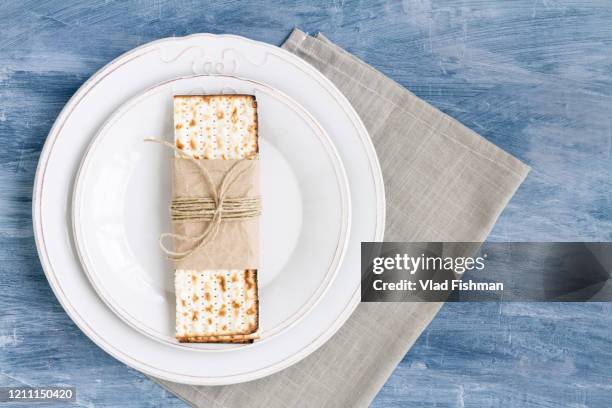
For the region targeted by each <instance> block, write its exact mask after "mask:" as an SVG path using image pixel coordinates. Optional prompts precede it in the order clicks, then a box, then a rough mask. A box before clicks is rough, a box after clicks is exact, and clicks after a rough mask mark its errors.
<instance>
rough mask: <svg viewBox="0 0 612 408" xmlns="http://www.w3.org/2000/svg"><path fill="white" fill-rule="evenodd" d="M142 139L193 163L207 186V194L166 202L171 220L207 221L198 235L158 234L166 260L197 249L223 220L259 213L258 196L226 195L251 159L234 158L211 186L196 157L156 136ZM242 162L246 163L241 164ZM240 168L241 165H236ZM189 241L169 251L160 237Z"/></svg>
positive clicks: (212, 234) (211, 181)
mask: <svg viewBox="0 0 612 408" xmlns="http://www.w3.org/2000/svg"><path fill="white" fill-rule="evenodd" d="M145 142H155V143H159V144H162V145H164V146H166V147H169V148H171V149H172V150H174V151H175V152H176V153H177V154H178V155H179V156H180V157H182V158H184V159H188V160H189V161H190V162H191V163H194V164H195V165H196V166H197V167H198V169H199V170H200V173H202V177H203V178H204V180H205V181H206V183H208V185H209V187H210V191H211V194H212V196H211V197H190V198H175V199H173V200H172V203H171V204H170V215H171V217H172V220H173V221H210V222H209V224H208V225H207V226H206V228H205V229H204V232H202V234H200V235H198V236H195V237H190V236H187V235H181V234H174V233H170V232H165V233H163V234H161V235H160V236H159V246H160V248H161V249H162V251H163V252H164V253H165V254H166V255H167V256H168V258H169V259H173V260H181V259H185V258H187V257H188V256H189V255H191V254H193V253H194V252H195V251H197V250H198V249H200V248H202V247H204V246H205V245H206V244H208V243H209V242H211V241H213V240H214V239H215V237H216V236H217V234H218V233H219V228H220V227H221V223H222V222H224V221H242V220H246V219H249V218H254V217H258V216H259V215H260V214H261V199H260V198H259V197H239V198H229V197H226V195H227V191H228V190H229V189H230V188H231V187H232V185H233V184H234V183H235V182H236V181H237V180H239V179H240V177H241V176H243V175H244V174H245V173H246V172H247V171H249V170H250V169H251V168H252V167H253V166H254V165H255V160H248V159H241V160H237V161H236V163H234V164H233V165H232V166H231V167H230V169H229V170H228V171H227V172H226V173H225V174H224V175H223V178H222V179H221V183H220V184H219V187H218V188H217V186H216V185H215V183H214V181H213V179H212V177H211V175H210V173H209V172H208V170H206V168H205V167H203V166H202V164H201V161H200V160H196V159H194V158H193V157H191V156H189V155H187V154H186V153H185V152H183V151H181V150H180V149H178V148H177V147H176V146H174V145H173V144H172V143H168V142H166V141H165V140H159V139H151V138H147V139H145ZM243 162H246V163H247V165H246V166H241V164H242V163H243ZM240 167H242V168H240ZM166 238H172V239H175V240H180V241H186V242H192V243H193V244H192V246H191V248H189V249H188V250H185V251H179V252H177V251H172V250H170V249H168V247H166V245H165V244H164V239H166Z"/></svg>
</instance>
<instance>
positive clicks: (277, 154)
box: [73, 75, 350, 351]
mask: <svg viewBox="0 0 612 408" xmlns="http://www.w3.org/2000/svg"><path fill="white" fill-rule="evenodd" d="M220 93H225V94H228V93H237V94H252V95H255V96H256V98H257V110H258V129H259V147H260V158H261V160H260V163H261V183H262V200H263V203H264V211H263V215H262V217H261V247H262V250H261V260H262V262H261V265H260V267H259V269H258V273H257V278H258V282H259V308H260V322H259V331H260V335H261V340H260V342H261V341H269V340H270V339H271V338H273V337H274V336H277V335H279V334H280V333H282V332H283V330H286V329H287V328H289V327H290V326H291V325H293V324H296V322H297V321H298V320H299V318H300V317H302V316H303V315H304V314H305V313H307V312H308V310H310V308H311V307H313V306H314V305H315V304H316V302H317V301H318V300H319V299H320V297H321V296H322V295H323V293H325V290H326V289H327V288H328V286H329V284H330V283H331V281H332V279H333V277H334V275H335V273H336V271H337V269H338V266H339V265H340V262H341V259H342V256H343V254H344V249H345V247H346V242H347V239H348V229H349V216H350V207H349V190H348V180H347V179H346V174H345V173H344V168H343V167H342V163H341V161H340V158H339V157H338V154H337V153H336V150H335V148H334V146H333V144H332V142H331V140H330V139H329V137H328V136H327V135H326V134H325V132H324V130H323V129H322V128H321V127H320V126H319V125H318V124H317V123H316V122H315V121H314V120H313V118H312V117H311V116H310V115H309V114H308V113H307V112H306V111H305V110H304V109H303V108H302V107H301V106H299V105H298V104H297V103H296V102H295V101H293V100H292V99H291V98H288V97H287V96H286V95H284V94H283V93H282V92H280V91H278V90H275V89H273V88H270V87H269V86H266V85H263V84H260V83H257V82H255V81H249V80H244V79H240V78H236V77H229V76H225V75H205V76H202V75H199V76H192V77H185V78H180V79H174V80H170V81H166V82H163V83H161V84H158V85H156V86H154V87H152V88H150V89H149V90H147V91H146V92H144V93H143V94H141V95H139V96H137V97H135V98H133V99H131V100H130V101H129V102H127V103H126V104H124V105H122V106H121V107H120V108H119V109H118V110H117V111H116V112H115V113H114V114H113V115H112V116H111V118H110V119H109V120H108V121H107V122H106V123H105V124H104V125H103V126H102V128H101V129H100V131H99V132H98V133H97V135H96V136H95V137H94V139H93V141H92V144H91V145H90V147H89V149H88V151H87V153H86V154H85V156H84V158H83V162H82V165H81V168H80V170H79V173H78V175H77V179H76V185H75V191H74V203H73V221H74V222H73V224H74V232H75V241H76V246H77V249H78V252H79V255H80V258H81V261H82V264H83V267H84V269H85V272H86V273H87V275H88V277H89V279H90V281H91V282H92V284H93V286H94V288H95V289H96V291H97V292H98V294H99V295H100V297H101V298H102V299H103V300H104V301H105V302H106V303H107V304H108V305H109V307H110V308H111V309H112V310H114V311H115V313H117V315H118V316H119V317H121V318H122V319H124V320H125V321H126V322H127V323H128V324H130V325H131V326H132V327H134V328H136V329H137V330H140V331H141V332H143V333H144V334H147V335H149V336H151V337H153V338H155V339H158V340H160V341H163V342H165V343H168V344H171V345H175V346H177V347H186V348H192V349H195V350H206V351H210V350H220V349H223V350H227V349H233V348H237V347H249V346H248V345H222V344H193V343H178V342H177V341H176V340H175V338H174V326H175V314H174V313H175V312H174V310H175V306H174V305H175V295H174V282H173V273H172V269H173V268H172V265H171V264H170V263H169V262H164V261H165V257H164V256H163V254H162V253H161V251H160V250H159V245H158V237H159V236H160V234H161V233H162V232H166V231H169V229H170V225H169V222H168V218H169V216H168V203H169V201H170V199H171V186H170V180H169V179H170V172H171V170H170V163H171V157H172V152H169V151H168V150H167V149H165V148H161V147H160V146H159V145H157V146H155V145H153V146H151V144H146V143H144V142H143V139H145V138H147V137H151V136H152V135H155V136H157V137H159V138H166V139H168V136H169V137H170V139H169V140H170V141H172V135H173V122H172V115H173V103H172V97H173V95H188V94H200V95H201V94H220Z"/></svg>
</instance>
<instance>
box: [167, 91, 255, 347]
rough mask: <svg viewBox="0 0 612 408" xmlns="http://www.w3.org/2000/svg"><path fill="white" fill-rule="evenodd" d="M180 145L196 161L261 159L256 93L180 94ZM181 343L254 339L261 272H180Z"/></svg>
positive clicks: (177, 121)
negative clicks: (253, 94) (258, 280)
mask: <svg viewBox="0 0 612 408" xmlns="http://www.w3.org/2000/svg"><path fill="white" fill-rule="evenodd" d="M174 129H175V132H174V135H175V139H174V140H175V144H176V147H177V148H178V149H180V150H182V151H183V152H185V153H187V154H188V155H191V156H192V157H193V158H195V159H211V160H212V159H222V160H231V159H244V158H246V159H255V158H256V156H257V153H258V150H259V146H258V134H257V131H258V129H257V103H256V101H255V97H254V96H252V95H206V96H190V95H189V96H175V97H174ZM175 291H176V338H177V340H178V341H180V342H199V343H250V342H253V340H254V339H256V338H258V337H259V336H258V334H257V330H258V328H259V304H258V293H257V271H256V270H235V269H234V270H201V271H197V270H184V269H178V270H176V273H175Z"/></svg>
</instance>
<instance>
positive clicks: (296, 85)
mask: <svg viewBox="0 0 612 408" xmlns="http://www.w3.org/2000/svg"><path fill="white" fill-rule="evenodd" d="M205 73H216V74H227V75H237V76H240V77H243V78H249V79H254V80H257V81H259V82H262V83H265V84H267V85H270V86H272V87H274V88H276V89H279V90H280V91H282V92H284V93H286V94H288V95H289V96H290V97H292V98H293V99H295V100H296V101H297V102H298V103H299V104H300V105H302V106H303V107H304V108H305V109H306V110H307V111H308V112H309V113H310V114H312V115H313V117H314V118H315V119H316V120H317V121H318V122H319V123H320V124H321V125H322V126H323V128H324V129H325V131H326V132H327V134H329V136H330V137H331V138H332V140H333V142H334V145H335V146H336V149H337V150H338V154H339V155H340V158H341V159H342V162H343V164H344V167H345V170H346V173H347V177H348V180H349V186H350V191H351V211H352V220H353V222H352V224H351V232H350V237H349V243H348V246H347V251H346V255H345V258H344V262H343V263H342V266H341V268H340V270H339V271H338V274H337V277H336V279H335V280H334V281H333V282H332V285H331V287H330V288H329V290H328V291H327V293H326V294H325V296H323V298H322V299H321V300H320V301H319V302H318V304H317V305H316V306H315V307H314V308H313V309H312V310H311V311H310V313H308V314H307V315H306V316H304V317H303V318H302V320H301V321H300V322H299V324H296V325H294V326H293V327H291V328H290V329H288V330H286V331H285V332H284V333H282V335H279V336H275V337H274V338H272V339H271V340H270V341H267V342H262V343H259V344H258V343H255V344H254V345H253V347H244V348H239V349H236V350H235V351H233V352H232V353H198V352H195V351H193V350H185V349H179V348H177V347H172V346H169V345H165V344H162V343H160V342H158V341H156V340H154V339H152V338H149V337H147V336H143V335H142V334H141V333H139V332H138V331H136V330H134V329H133V328H131V327H129V326H128V325H127V324H125V323H124V322H123V321H122V320H121V319H119V318H118V317H117V316H116V315H115V314H114V313H113V312H112V311H111V310H110V309H109V308H108V307H106V305H105V304H104V302H103V301H102V300H101V299H100V298H99V297H98V296H97V295H96V292H95V291H94V289H93V288H92V286H91V285H90V284H89V281H88V279H87V277H86V276H85V274H84V273H83V270H82V268H81V265H80V264H79V260H78V257H77V255H76V250H75V248H74V246H73V241H72V232H71V223H70V219H71V211H70V203H71V200H72V194H71V192H72V187H73V180H74V176H75V173H76V170H77V168H78V166H79V163H80V160H81V158H82V156H83V153H84V152H85V150H86V147H87V145H88V144H89V143H90V141H91V139H92V137H93V136H94V134H95V133H96V131H97V130H98V129H99V128H100V127H101V126H102V124H103V123H104V121H105V120H106V119H107V118H108V117H109V116H110V115H111V113H112V112H114V111H115V110H116V109H117V108H118V107H119V106H120V105H121V104H123V103H124V102H125V101H126V100H128V99H129V98H130V97H132V96H134V95H136V94H137V93H139V92H142V91H143V90H145V89H147V88H149V87H151V86H153V85H155V84H156V83H159V82H162V81H164V80H168V79H172V78H175V77H178V76H185V75H192V74H205ZM32 201H33V202H32V206H33V221H34V233H35V238H36V244H37V248H38V251H39V255H40V259H41V264H42V266H43V269H44V271H45V274H46V276H47V279H48V280H49V283H50V286H51V288H52V289H53V291H54V293H55V295H56V296H57V298H58V300H59V301H60V303H61V304H62V306H63V307H64V309H65V310H66V312H67V313H68V314H69V315H70V317H71V318H72V320H73V321H74V322H75V323H76V324H77V325H78V326H79V328H80V329H81V330H82V331H83V332H84V333H85V334H86V335H87V336H88V337H89V338H91V339H92V341H94V342H95V343H96V344H97V345H98V346H100V347H101V348H103V349H104V350H106V351H107V352H108V353H110V354H111V355H113V356H114V357H116V358H117V359H119V360H121V361H123V362H124V363H126V364H128V365H130V366H131V367H134V368H136V369H138V370H140V371H142V372H144V373H147V374H149V375H153V376H156V377H159V378H162V379H166V380H170V381H175V382H181V383H189V384H203V385H219V384H231V383H237V382H243V381H249V380H253V379H256V378H261V377H264V376H266V375H270V374H272V373H275V372H277V371H279V370H282V369H283V368H286V367H288V366H290V365H291V364H294V363H295V362H297V361H299V360H301V359H303V358H304V357H306V356H307V355H309V354H310V353H312V352H313V351H314V350H316V349H317V348H318V347H320V346H321V345H322V344H324V343H325V341H327V339H329V338H330V337H331V336H332V335H333V334H334V333H335V332H336V331H337V330H338V329H339V328H340V327H341V325H342V324H343V323H344V322H345V321H346V319H348V317H349V316H350V314H351V313H352V312H353V310H354V309H355V307H356V306H357V304H358V302H359V282H360V279H359V275H360V272H359V270H360V243H361V242H362V241H377V240H381V239H382V236H383V231H384V215H385V200H384V188H383V181H382V175H381V172H380V167H379V164H378V161H377V158H376V153H375V151H374V148H373V146H372V143H371V141H370V139H369V136H368V134H367V132H366V130H365V127H364V126H363V123H362V122H361V120H360V119H359V117H358V116H357V114H356V113H355V111H354V109H353V108H352V107H351V105H350V104H349V103H348V101H347V100H346V98H345V97H344V96H343V95H342V94H341V93H340V91H338V89H337V88H336V87H335V86H334V85H333V84H332V83H331V82H330V81H329V80H328V79H327V78H325V77H324V76H323V75H322V74H321V73H320V72H319V71H317V70H316V69H315V68H314V67H312V66H311V65H309V64H308V63H306V62H305V61H303V60H301V59H300V58H298V57H297V56H295V55H293V54H291V53H289V52H287V51H285V50H282V49H280V48H278V47H275V46H272V45H269V44H264V43H260V42H256V41H251V40H248V39H245V38H242V37H236V36H227V35H222V36H217V35H211V34H197V35H192V36H188V37H183V38H168V39H164V40H159V41H155V42H153V43H149V44H146V45H143V46H141V47H139V48H136V49H134V50H132V51H130V52H128V53H126V54H124V55H122V56H121V57H119V58H118V59H116V60H114V61H112V62H111V63H110V64H108V65H107V66H105V67H104V68H102V69H101V70H100V71H98V72H97V73H96V74H95V75H93V76H92V77H91V78H90V79H89V80H88V81H87V82H86V83H85V84H84V85H83V86H82V87H81V88H80V89H79V90H78V91H77V93H76V94H75V95H74V96H73V97H72V98H71V100H70V101H69V102H68V103H67V104H66V106H65V107H64V109H63V110H62V112H61V113H60V115H59V117H58V119H57V120H56V122H55V124H54V125H53V127H52V129H51V131H50V133H49V136H48V138H47V142H46V143H45V146H44V148H43V151H42V153H41V157H40V161H39V165H38V169H37V173H36V179H35V185H34V192H33V200H32Z"/></svg>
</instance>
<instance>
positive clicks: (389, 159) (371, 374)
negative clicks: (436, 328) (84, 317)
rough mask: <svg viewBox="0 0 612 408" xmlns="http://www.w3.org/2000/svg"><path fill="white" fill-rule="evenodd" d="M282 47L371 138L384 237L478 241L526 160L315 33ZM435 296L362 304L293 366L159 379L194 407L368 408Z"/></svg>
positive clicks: (428, 316) (428, 315)
mask: <svg viewBox="0 0 612 408" xmlns="http://www.w3.org/2000/svg"><path fill="white" fill-rule="evenodd" d="M283 48H285V49H286V50H288V51H290V52H292V53H294V54H296V55H298V56H299V57H301V58H303V59H304V60H306V61H308V62H309V63H310V64H312V65H314V66H315V67H316V68H317V69H319V70H320V71H321V72H322V73H323V74H324V75H325V76H327V77H328V78H329V79H330V80H331V81H332V82H333V83H334V84H335V85H336V86H337V87H338V88H339V89H340V90H341V91H342V92H343V93H344V95H345V96H346V97H347V98H348V100H349V101H350V102H351V104H352V105H353V107H354V108H355V110H356V111H357V113H358V114H359V115H360V116H361V119H362V120H363V122H364V124H365V126H366V128H367V129H368V131H369V133H370V136H371V137H372V140H373V142H374V146H375V147H376V151H377V153H378V158H379V160H380V164H381V167H382V171H383V177H384V182H385V190H386V194H387V197H386V199H387V224H386V229H385V240H386V241H484V240H485V238H486V236H487V234H488V233H489V231H490V230H491V228H492V227H493V224H494V223H495V221H496V219H497V217H498V216H499V214H500V213H501V211H502V209H503V208H504V207H505V206H506V204H507V203H508V201H509V200H510V198H511V197H512V195H513V194H514V192H515V191H516V189H517V188H518V186H519V185H520V184H521V182H522V181H523V179H524V178H525V176H526V175H527V172H528V171H529V168H528V167H527V166H526V165H524V164H523V163H521V162H520V161H518V160H517V159H515V158H514V157H512V156H510V155H509V154H507V153H505V152H504V151H502V150H500V149H499V148H497V147H496V146H494V145H493V144H491V143H490V142H488V141H487V140H485V139H483V138H482V137H481V136H479V135H478V134H476V133H475V132H473V131H472V130H470V129H468V128H466V127H465V126H463V125H462V124H460V123H459V122H457V121H456V120H454V119H452V118H451V117H449V116H447V115H446V114H444V113H442V112H440V111H439V110H437V109H436V108H434V107H432V106H431V105H429V104H427V103H426V102H424V101H422V100H421V99H419V98H418V97H416V96H415V95H414V94H412V93H411V92H409V91H408V90H406V89H405V88H403V87H402V86H400V85H399V84H397V83H396V82H394V81H392V80H391V79H389V78H387V77H386V76H384V75H383V74H381V73H380V72H378V71H376V70H375V69H374V68H372V67H371V66H369V65H367V64H366V63H364V62H363V61H360V60H359V59H357V58H356V57H354V56H353V55H351V54H349V53H347V52H346V51H344V50H343V49H342V48H340V47H338V46H337V45H334V44H332V43H331V42H330V41H329V40H328V39H327V38H325V37H324V36H323V35H321V34H319V35H317V36H316V37H311V36H308V35H307V34H305V33H304V32H302V31H300V30H297V29H296V30H294V31H293V33H292V34H291V35H290V36H289V38H288V39H287V40H286V41H285V43H284V44H283ZM441 306H442V304H441V303H362V304H360V305H359V306H358V307H357V309H356V310H355V312H354V313H353V315H352V316H351V318H350V319H349V320H348V322H347V323H346V324H345V325H344V326H343V327H342V328H341V329H340V330H339V331H338V333H336V334H335V335H334V336H333V337H332V338H331V339H330V340H329V341H328V342H327V343H326V344H325V345H324V346H322V347H321V348H320V349H319V350H317V351H316V352H314V353H313V354H311V355H310V356H309V357H307V358H305V359H304V360H302V361H301V362H299V363H297V364H295V365H294V366H292V367H290V368H287V369H285V370H284V371H281V372H279V373H276V374H274V375H271V376H269V377H266V378H263V379H260V380H256V381H252V382H248V383H243V384H237V385H229V386H221V387H199V386H190V385H183V384H176V383H171V382H167V381H161V380H158V381H159V383H160V384H161V385H162V386H164V387H165V388H166V389H168V390H170V391H172V392H174V393H175V394H177V395H178V396H179V397H181V398H183V399H184V400H186V401H187V402H189V403H191V404H193V405H195V406H198V407H210V408H220V407H224V408H238V407H266V408H270V407H293V406H299V407H366V406H368V405H369V404H370V402H371V401H372V399H373V398H374V397H375V396H376V393H377V392H378V390H379V389H380V388H381V387H382V385H383V384H384V383H385V381H386V380H387V378H388V377H389V375H390V374H391V372H392V371H393V369H394V368H395V366H396V365H397V364H398V363H399V361H400V360H401V359H402V358H403V357H404V355H405V354H406V352H407V351H408V350H409V349H410V347H411V346H412V344H413V343H414V342H415V341H416V339H417V338H418V337H419V335H420V334H421V332H422V331H423V330H424V329H425V327H426V326H427V325H428V324H429V322H430V321H431V320H432V319H433V317H434V316H435V315H436V313H437V312H438V310H439V309H440V307H441Z"/></svg>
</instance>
